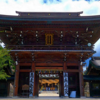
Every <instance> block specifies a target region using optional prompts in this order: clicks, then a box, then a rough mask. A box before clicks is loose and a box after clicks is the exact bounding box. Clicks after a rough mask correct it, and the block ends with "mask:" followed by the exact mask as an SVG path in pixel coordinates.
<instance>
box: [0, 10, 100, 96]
mask: <svg viewBox="0 0 100 100" xmlns="http://www.w3.org/2000/svg"><path fill="white" fill-rule="evenodd" d="M16 13H17V14H18V16H10V15H9V16H8V15H0V38H1V40H2V41H3V42H4V43H5V46H6V47H7V48H8V49H10V50H11V51H10V55H11V56H12V58H13V59H14V60H15V61H16V70H15V85H14V96H19V94H20V91H21V89H22V86H23V85H24V86H27V87H28V85H29V94H30V93H31V94H30V95H31V96H36V95H37V96H38V83H39V72H42V73H46V72H49V73H51V72H52V71H53V73H60V74H59V84H60V89H59V90H60V92H59V93H60V94H59V96H70V93H71V92H72V91H76V95H77V96H80V97H82V96H84V92H83V91H84V82H83V66H84V64H83V63H82V62H84V61H85V60H86V59H88V58H89V57H91V56H92V55H93V54H94V53H95V51H94V50H93V45H94V43H95V42H96V41H97V40H98V39H99V37H100V16H80V14H82V13H83V12H18V11H17V12H16ZM21 73H23V74H21ZM64 75H65V76H64ZM25 84H26V85H25ZM24 86H23V87H24Z"/></svg>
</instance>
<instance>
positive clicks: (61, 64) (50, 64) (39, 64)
mask: <svg viewBox="0 0 100 100" xmlns="http://www.w3.org/2000/svg"><path fill="white" fill-rule="evenodd" d="M36 66H63V63H36Z"/></svg>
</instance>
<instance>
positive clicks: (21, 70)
mask: <svg viewBox="0 0 100 100" xmlns="http://www.w3.org/2000/svg"><path fill="white" fill-rule="evenodd" d="M19 72H31V69H26V70H25V69H20V70H19Z"/></svg>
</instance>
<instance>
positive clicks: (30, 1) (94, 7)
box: [0, 0, 100, 15]
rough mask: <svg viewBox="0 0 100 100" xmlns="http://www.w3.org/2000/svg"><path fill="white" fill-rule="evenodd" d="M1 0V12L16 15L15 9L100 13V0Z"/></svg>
mask: <svg viewBox="0 0 100 100" xmlns="http://www.w3.org/2000/svg"><path fill="white" fill-rule="evenodd" d="M43 1H44V0H0V14H7V15H15V14H16V13H15V11H27V12H28V11H29V12H70V11H71V12H74V11H83V12H84V15H97V14H99V15H100V6H99V5H100V1H95V2H93V0H92V1H91V2H90V3H89V2H87V1H85V0H79V1H72V0H60V2H59V1H57V0H51V1H50V0H47V3H43ZM52 1H53V2H52Z"/></svg>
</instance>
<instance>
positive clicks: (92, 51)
mask: <svg viewBox="0 0 100 100" xmlns="http://www.w3.org/2000/svg"><path fill="white" fill-rule="evenodd" d="M10 51H11V52H20V51H21V52H22V51H28V52H91V53H95V51H94V50H10Z"/></svg>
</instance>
